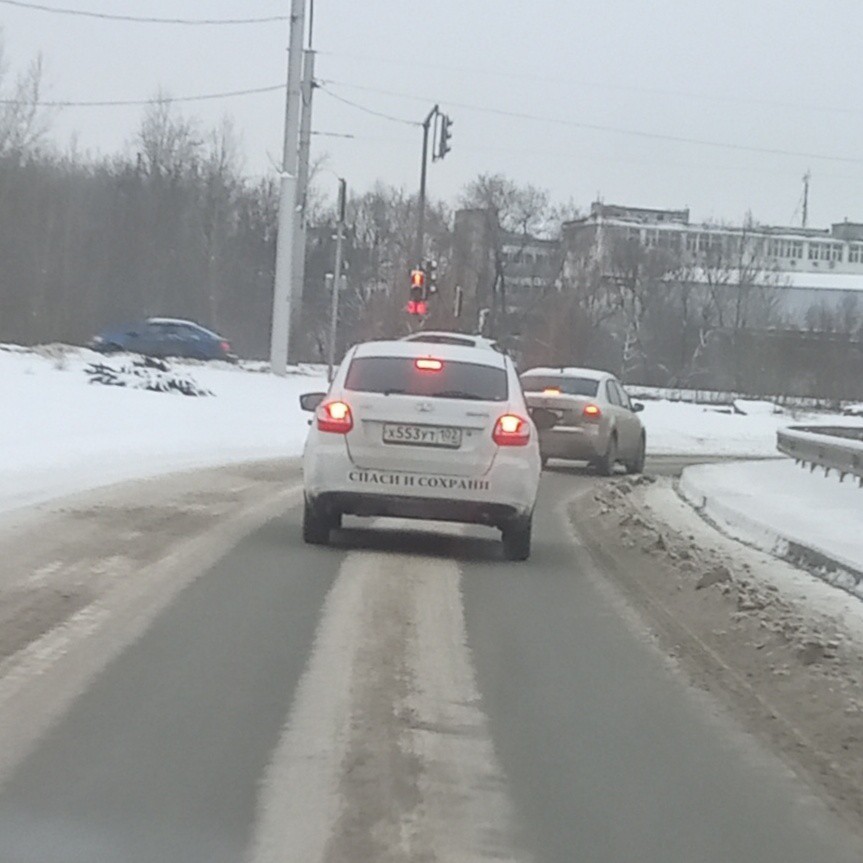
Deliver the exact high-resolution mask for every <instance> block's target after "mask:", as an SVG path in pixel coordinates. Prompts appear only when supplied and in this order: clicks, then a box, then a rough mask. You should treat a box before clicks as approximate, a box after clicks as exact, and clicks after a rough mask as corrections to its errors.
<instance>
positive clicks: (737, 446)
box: [641, 401, 860, 457]
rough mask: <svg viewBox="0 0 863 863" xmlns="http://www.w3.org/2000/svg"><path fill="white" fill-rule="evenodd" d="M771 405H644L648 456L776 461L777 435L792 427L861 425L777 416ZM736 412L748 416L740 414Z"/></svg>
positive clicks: (800, 414) (798, 414) (832, 418)
mask: <svg viewBox="0 0 863 863" xmlns="http://www.w3.org/2000/svg"><path fill="white" fill-rule="evenodd" d="M774 410H775V408H774V406H773V405H772V404H771V403H769V402H759V401H739V402H737V403H736V408H735V407H725V408H723V407H718V406H706V405H697V404H690V403H687V402H669V401H645V402H644V412H643V413H642V414H641V417H642V421H643V422H644V426H645V428H646V430H647V451H648V453H652V454H654V455H659V454H674V455H728V456H741V457H746V456H771V455H772V456H775V455H777V451H776V432H777V430H778V429H780V428H784V427H785V426H789V425H817V424H824V425H830V424H831V423H832V424H836V425H848V424H854V425H857V424H859V423H860V419H859V418H857V417H847V416H841V415H839V414H826V413H811V412H806V411H794V412H786V411H783V412H781V413H774ZM735 411H746V413H739V412H735Z"/></svg>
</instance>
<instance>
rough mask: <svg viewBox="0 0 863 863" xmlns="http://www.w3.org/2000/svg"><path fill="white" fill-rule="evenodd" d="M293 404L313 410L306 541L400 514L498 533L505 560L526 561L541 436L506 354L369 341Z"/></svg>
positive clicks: (544, 421) (544, 415)
mask: <svg viewBox="0 0 863 863" xmlns="http://www.w3.org/2000/svg"><path fill="white" fill-rule="evenodd" d="M300 404H301V406H302V407H303V409H304V410H308V411H314V412H315V419H314V421H313V423H312V427H311V430H310V432H309V437H308V440H307V441H306V447H305V451H304V454H303V476H304V485H305V509H304V514H303V538H304V539H305V541H306V542H309V543H315V544H323V543H326V542H328V541H329V536H330V531H331V530H333V529H334V528H337V527H339V526H340V525H341V518H342V515H359V516H395V517H398V518H420V519H435V520H439V521H455V522H465V523H473V524H484V525H489V526H492V527H497V528H499V529H500V530H501V533H502V537H503V548H504V555H505V556H506V557H507V558H508V559H510V560H526V559H527V557H528V556H529V555H530V537H531V519H532V514H533V508H534V504H535V502H536V495H537V491H538V488H539V477H540V455H539V440H538V434H537V426H536V425H535V423H534V419H532V418H531V414H530V413H529V412H528V407H527V405H526V403H525V400H524V396H523V394H522V390H521V387H520V386H519V381H518V374H517V372H516V369H515V366H514V365H513V363H512V360H511V359H509V357H507V356H506V355H504V354H501V353H498V352H496V351H490V350H487V349H484V348H475V347H464V346H460V345H446V344H428V343H424V342H411V341H401V340H400V341H379V342H366V343H365V344H361V345H358V346H356V347H353V348H351V349H350V350H349V351H348V353H347V355H346V356H345V358H344V360H343V361H342V364H341V366H340V367H339V369H338V372H337V373H336V376H335V378H334V380H333V382H332V385H331V386H330V390H329V392H328V393H326V394H324V393H306V394H305V395H303V396H301V397H300ZM534 416H535V419H536V422H537V423H539V425H540V426H548V425H549V424H550V423H553V422H554V421H555V420H556V416H555V415H554V414H553V413H551V412H549V411H543V410H540V411H537V412H535V414H534Z"/></svg>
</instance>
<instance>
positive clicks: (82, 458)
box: [0, 345, 860, 511]
mask: <svg viewBox="0 0 863 863" xmlns="http://www.w3.org/2000/svg"><path fill="white" fill-rule="evenodd" d="M132 362H133V358H132V357H129V356H125V355H112V356H110V357H103V356H102V355H100V354H96V353H93V352H91V351H88V350H85V349H82V348H71V347H69V346H63V345H49V346H46V347H41V348H32V349H31V348H25V347H20V346H17V345H0V410H2V412H3V416H4V418H9V419H7V421H6V422H4V423H2V424H0V511H4V510H9V509H14V508H19V507H24V506H29V505H33V504H37V503H40V502H44V501H47V500H50V499H52V498H56V497H61V496H64V495H67V494H73V493H76V492H80V491H85V490H88V489H92V488H97V487H100V486H104V485H109V484H112V483H117V482H123V481H126V480H134V479H143V478H146V477H150V476H159V475H164V474H167V473H171V472H176V471H181V470H189V469H196V468H203V467H212V466H217V465H221V464H227V463H231V462H237V461H248V460H255V459H264V458H284V457H288V456H297V455H299V454H300V452H301V450H302V446H303V442H304V440H305V436H306V432H307V429H308V425H307V415H306V414H303V413H302V412H301V411H300V410H299V406H298V402H297V396H298V395H299V394H300V393H302V392H305V391H310V390H318V389H323V388H325V386H326V384H325V381H324V377H323V375H322V373H321V371H322V370H321V369H320V367H300V368H297V369H294V370H293V373H292V374H290V375H288V377H287V378H277V377H275V376H274V375H272V374H270V373H269V372H268V371H267V370H266V365H265V364H262V363H259V362H246V363H241V364H240V365H239V366H231V365H228V364H223V363H201V362H194V361H188V362H180V361H172V362H171V363H170V364H169V365H170V367H171V372H170V373H169V374H170V375H176V376H179V377H182V378H184V379H186V382H185V383H188V384H189V385H190V386H189V387H188V388H187V389H189V390H194V391H197V390H198V389H201V390H206V391H209V392H211V393H212V395H203V396H200V397H192V396H185V395H182V394H181V393H180V392H176V391H172V392H150V391H147V390H143V389H132V388H129V387H118V386H106V385H101V384H98V383H91V382H90V378H89V376H88V374H87V372H86V370H87V367H88V366H89V365H91V364H93V363H105V364H107V365H108V366H111V367H112V368H116V367H118V366H123V365H129V364H131V363H132ZM150 374H151V372H150V371H146V372H142V375H141V376H140V377H139V379H136V380H133V381H131V382H132V383H136V384H140V383H142V379H144V378H147V376H148V375H150ZM152 375H153V376H154V377H155V378H156V379H157V380H156V383H157V385H158V384H159V383H160V382H159V380H158V378H159V375H160V373H159V372H158V371H156V372H152ZM133 377H134V376H133ZM110 378H111V375H107V376H106V379H107V380H108V382H110ZM144 382H145V383H146V381H144ZM161 383H164V381H161ZM185 383H183V384H182V385H181V386H180V388H181V389H183V388H186V387H185ZM774 411H775V409H774V406H773V405H764V404H761V403H757V402H744V403H740V404H739V405H737V407H736V408H735V409H734V410H732V409H731V408H727V407H726V408H722V407H716V406H712V407H707V406H702V405H694V404H690V403H683V402H663V401H650V402H648V403H647V404H646V405H645V410H644V412H643V413H642V414H641V416H642V417H643V420H644V424H645V426H646V429H647V442H648V453H649V454H653V455H657V454H675V455H728V456H744V457H756V456H775V455H776V452H775V433H776V429H777V428H780V427H782V426H784V425H789V424H792V423H795V422H807V423H812V422H818V421H819V420H820V421H824V422H829V421H831V420H833V421H835V420H836V419H837V418H836V417H835V416H833V417H831V416H829V415H824V414H821V415H818V414H814V415H813V414H811V413H807V414H799V413H797V414H793V413H788V412H780V413H776V412H774ZM855 421H857V422H859V421H860V420H855Z"/></svg>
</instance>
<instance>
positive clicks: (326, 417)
mask: <svg viewBox="0 0 863 863" xmlns="http://www.w3.org/2000/svg"><path fill="white" fill-rule="evenodd" d="M316 416H317V420H318V431H322V432H334V433H335V434H347V433H348V432H349V431H350V430H351V429H352V428H353V427H354V418H353V415H352V414H351V409H350V407H349V406H348V405H347V404H345V403H344V402H325V403H324V404H322V405H320V406H319V407H318V410H317V413H316Z"/></svg>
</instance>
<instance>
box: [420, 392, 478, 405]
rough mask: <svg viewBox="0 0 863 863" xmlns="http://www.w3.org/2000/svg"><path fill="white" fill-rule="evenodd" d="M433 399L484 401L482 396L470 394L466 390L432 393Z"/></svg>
mask: <svg viewBox="0 0 863 863" xmlns="http://www.w3.org/2000/svg"><path fill="white" fill-rule="evenodd" d="M431 395H432V398H436V399H473V400H474V401H478V402H481V401H483V398H482V396H478V395H477V394H476V393H468V392H465V391H464V390H442V391H441V392H439V393H432V394H431Z"/></svg>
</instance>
